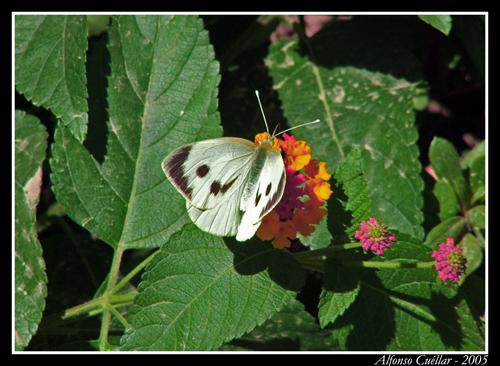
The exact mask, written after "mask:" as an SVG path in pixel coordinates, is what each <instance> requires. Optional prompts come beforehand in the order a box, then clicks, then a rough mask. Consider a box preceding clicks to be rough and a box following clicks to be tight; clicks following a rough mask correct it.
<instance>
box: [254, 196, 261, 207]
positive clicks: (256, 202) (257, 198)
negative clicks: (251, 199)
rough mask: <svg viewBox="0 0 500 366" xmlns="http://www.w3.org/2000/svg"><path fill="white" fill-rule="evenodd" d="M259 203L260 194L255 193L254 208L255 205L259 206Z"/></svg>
mask: <svg viewBox="0 0 500 366" xmlns="http://www.w3.org/2000/svg"><path fill="white" fill-rule="evenodd" d="M259 201H260V194H259V192H257V194H256V195H255V207H257V205H258V204H259Z"/></svg>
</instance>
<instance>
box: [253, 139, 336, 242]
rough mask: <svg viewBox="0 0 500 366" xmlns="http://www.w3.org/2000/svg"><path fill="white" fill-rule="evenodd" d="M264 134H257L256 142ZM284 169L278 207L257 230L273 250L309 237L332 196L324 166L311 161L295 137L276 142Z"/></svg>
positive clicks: (307, 147) (302, 142) (305, 144)
mask: <svg viewBox="0 0 500 366" xmlns="http://www.w3.org/2000/svg"><path fill="white" fill-rule="evenodd" d="M261 135H263V134H258V135H257V136H259V138H262V137H260V136H261ZM257 136H256V141H257ZM277 140H278V143H279V146H280V147H281V152H282V154H283V161H284V162H285V167H286V185H285V192H284V193H283V197H282V199H281V201H280V202H279V203H278V205H277V206H276V207H275V208H274V209H273V210H272V211H271V212H270V213H269V214H268V215H266V216H265V217H264V219H263V220H262V224H261V225H260V227H259V229H258V230H257V236H258V237H259V238H260V239H262V240H272V244H273V246H274V247H275V248H289V247H290V245H291V240H294V239H296V238H297V234H298V233H300V234H301V235H303V236H308V235H311V233H313V232H314V230H315V229H316V228H315V226H314V225H317V224H319V223H320V221H321V220H322V219H323V217H324V216H325V215H326V213H327V210H326V208H325V207H324V204H325V202H326V200H328V198H330V196H331V194H332V190H331V188H330V184H329V183H328V182H327V181H328V180H329V179H330V178H331V174H330V173H329V171H328V169H327V167H326V163H325V162H320V161H317V160H314V159H312V156H311V147H310V146H309V145H308V144H307V143H306V142H305V141H300V140H297V139H296V138H295V137H294V136H291V135H287V134H286V133H285V134H283V137H282V139H277Z"/></svg>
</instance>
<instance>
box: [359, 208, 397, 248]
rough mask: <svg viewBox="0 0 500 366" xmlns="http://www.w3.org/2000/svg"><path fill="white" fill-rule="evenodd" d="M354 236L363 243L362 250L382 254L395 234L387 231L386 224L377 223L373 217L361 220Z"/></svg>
mask: <svg viewBox="0 0 500 366" xmlns="http://www.w3.org/2000/svg"><path fill="white" fill-rule="evenodd" d="M354 237H355V238H356V239H358V240H359V241H360V242H361V243H362V244H363V250H365V251H369V250H371V251H372V252H373V253H375V254H376V255H382V254H384V251H385V250H386V249H387V248H390V247H391V245H392V242H393V241H395V240H396V236H395V235H394V234H392V233H390V232H388V231H387V226H386V225H384V224H382V223H379V222H378V221H377V219H376V218H375V217H370V219H368V220H367V221H361V224H360V228H359V230H357V231H356V233H355V234H354Z"/></svg>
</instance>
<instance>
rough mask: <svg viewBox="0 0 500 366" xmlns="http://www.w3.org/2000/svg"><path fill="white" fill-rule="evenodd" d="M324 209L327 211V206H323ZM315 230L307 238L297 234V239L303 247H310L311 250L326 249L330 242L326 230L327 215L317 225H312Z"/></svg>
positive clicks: (327, 230) (330, 237)
mask: <svg viewBox="0 0 500 366" xmlns="http://www.w3.org/2000/svg"><path fill="white" fill-rule="evenodd" d="M324 208H325V209H328V206H327V204H325V205H324ZM314 227H315V230H314V231H313V232H312V234H310V235H308V236H304V235H302V234H300V233H298V234H297V237H298V238H299V239H300V242H301V243H302V244H304V245H305V246H308V247H310V248H311V249H313V250H314V249H321V248H326V247H327V246H329V245H330V244H331V242H332V238H333V237H332V234H331V233H330V230H329V229H328V215H325V216H324V217H323V219H322V220H321V221H320V223H319V224H317V225H314Z"/></svg>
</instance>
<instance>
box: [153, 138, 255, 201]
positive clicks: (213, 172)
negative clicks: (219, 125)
mask: <svg viewBox="0 0 500 366" xmlns="http://www.w3.org/2000/svg"><path fill="white" fill-rule="evenodd" d="M255 150H256V147H255V145H254V144H253V143H252V142H251V141H248V140H245V139H240V138H232V137H222V138H217V139H211V140H205V141H200V142H196V143H193V144H189V145H184V146H181V147H179V148H177V149H175V150H174V151H172V152H171V153H170V154H169V155H168V156H167V157H166V158H165V159H164V160H163V163H162V167H163V171H164V172H165V174H166V176H167V178H168V179H169V180H170V182H171V183H172V184H173V185H174V187H176V188H177V190H178V191H179V192H180V193H181V194H182V195H183V196H184V198H185V199H186V200H187V201H188V202H189V203H190V204H191V205H192V206H194V207H196V208H198V209H201V210H207V209H210V208H213V207H216V206H218V205H219V204H221V203H222V202H227V201H228V199H229V198H230V197H233V199H234V195H235V194H236V193H237V192H238V191H239V190H241V189H242V188H243V186H244V184H245V181H246V179H247V176H248V175H247V171H248V169H249V168H250V166H251V161H252V159H254V152H255Z"/></svg>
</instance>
